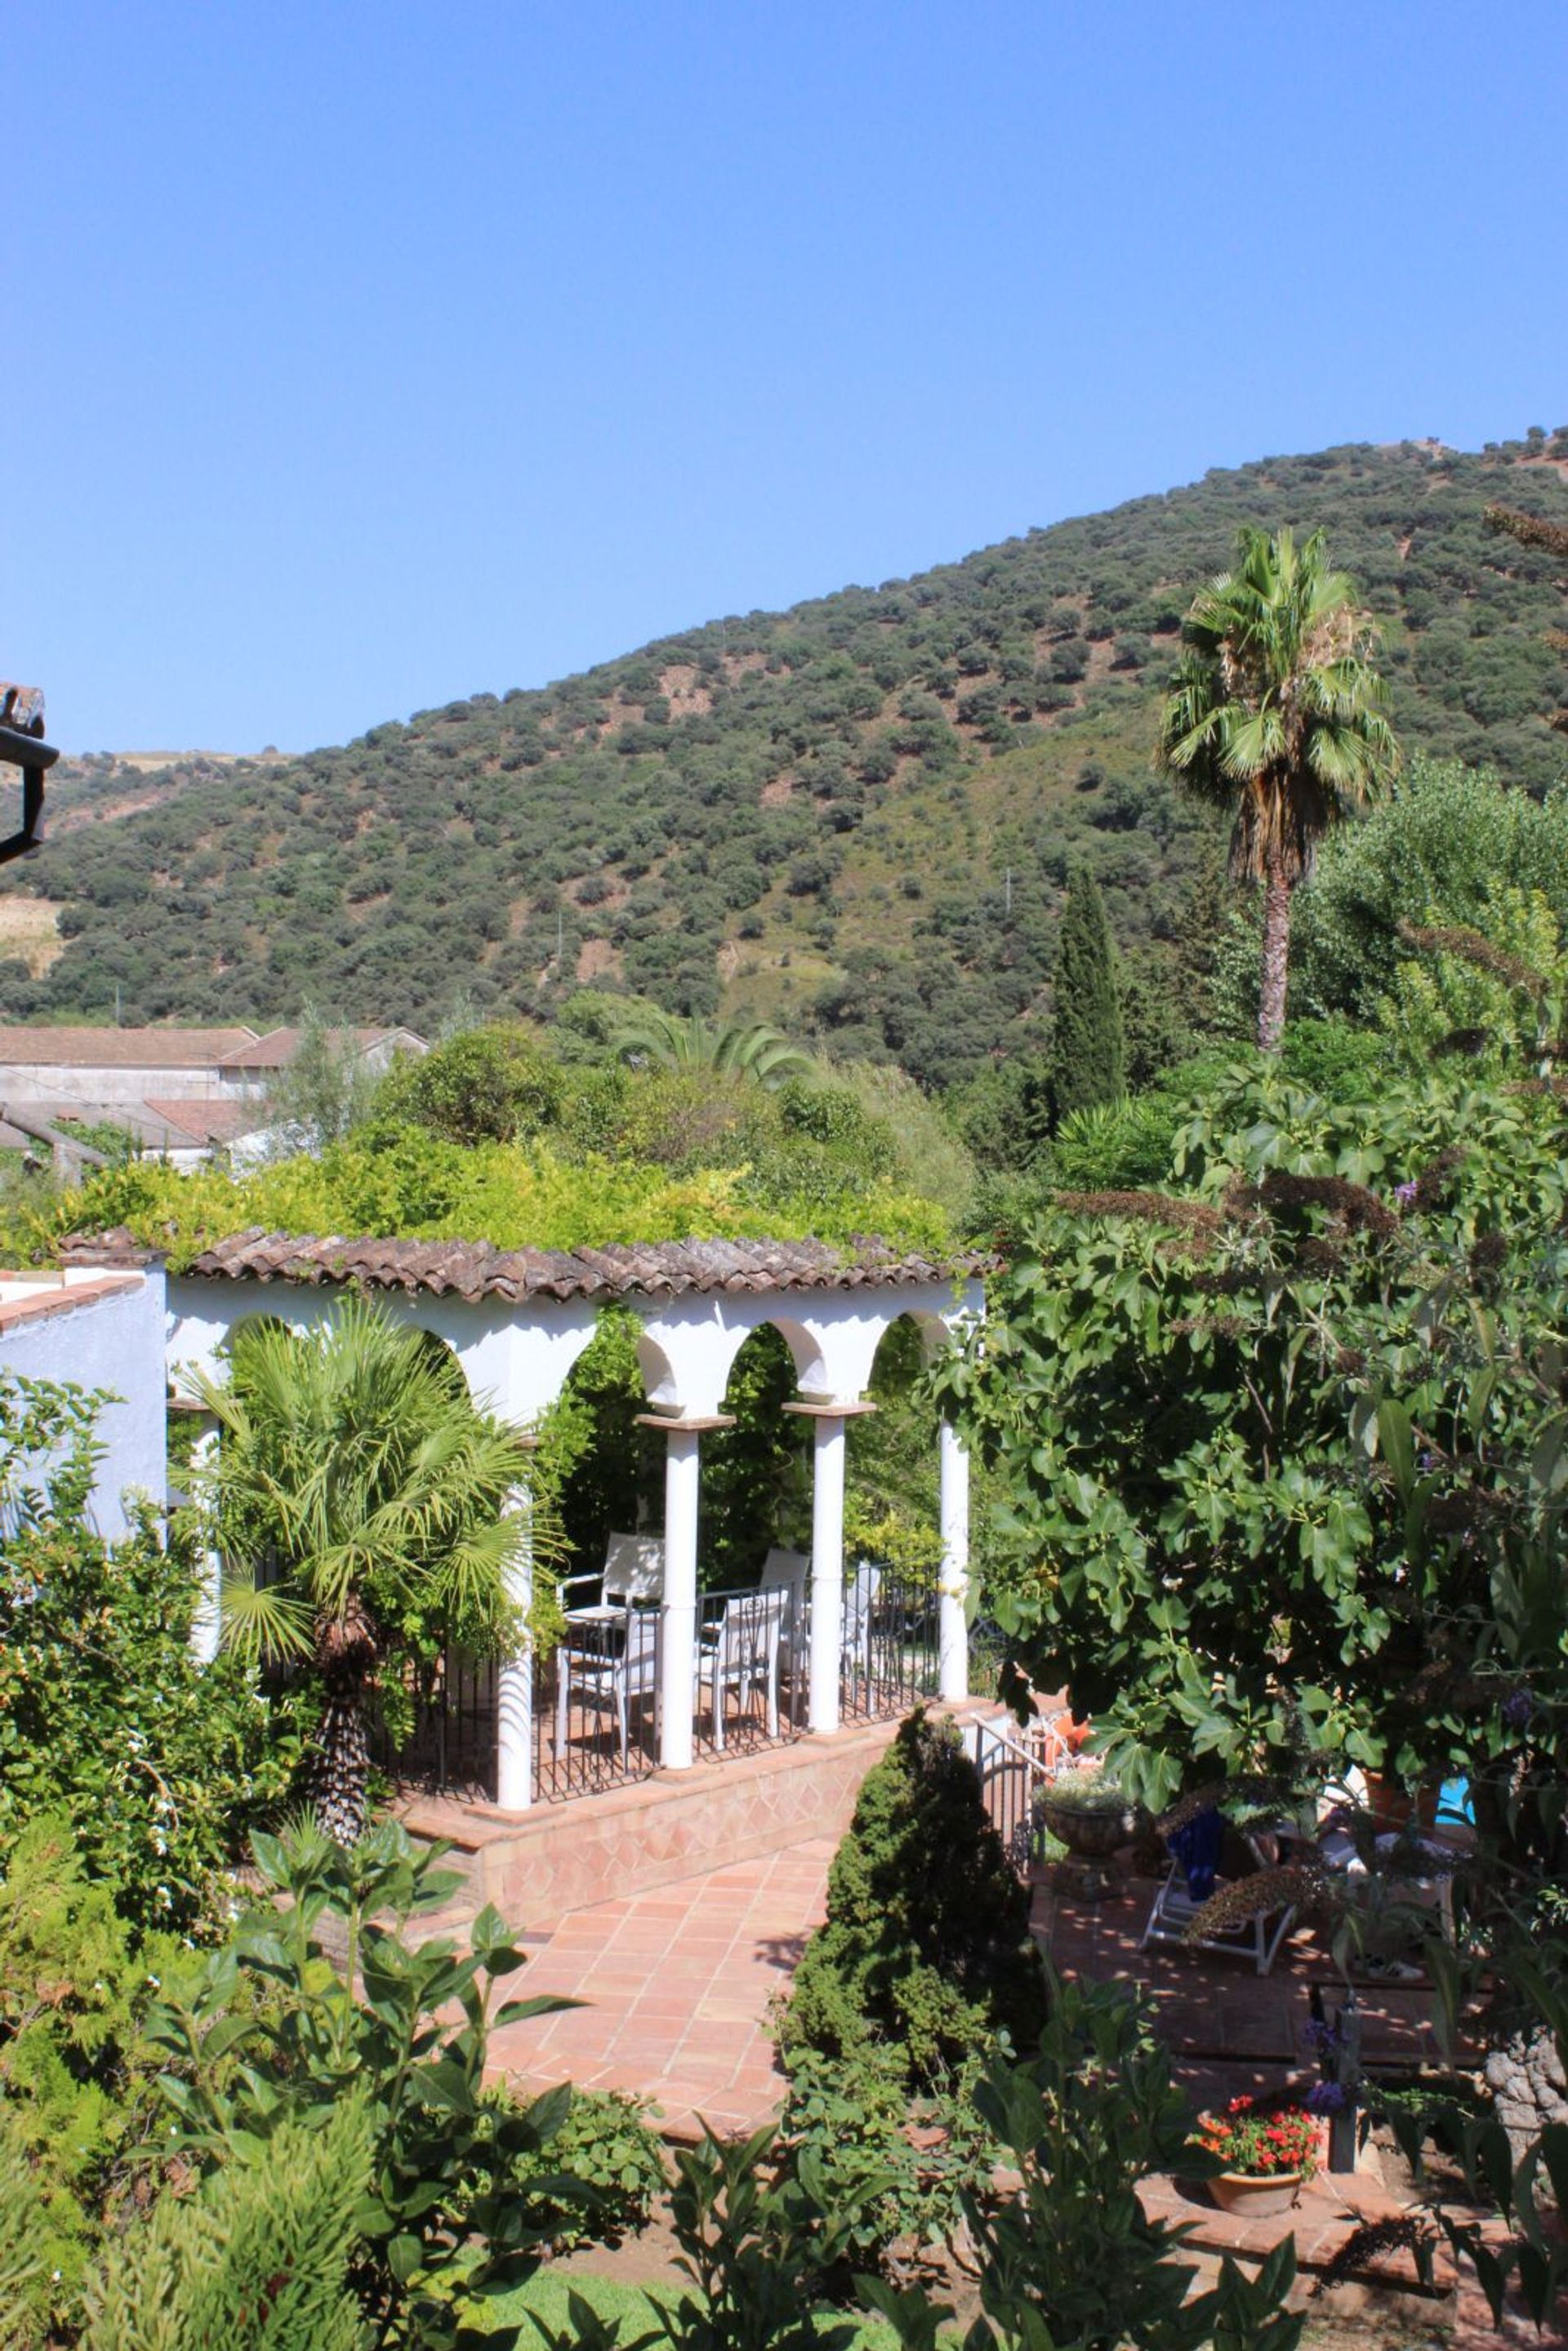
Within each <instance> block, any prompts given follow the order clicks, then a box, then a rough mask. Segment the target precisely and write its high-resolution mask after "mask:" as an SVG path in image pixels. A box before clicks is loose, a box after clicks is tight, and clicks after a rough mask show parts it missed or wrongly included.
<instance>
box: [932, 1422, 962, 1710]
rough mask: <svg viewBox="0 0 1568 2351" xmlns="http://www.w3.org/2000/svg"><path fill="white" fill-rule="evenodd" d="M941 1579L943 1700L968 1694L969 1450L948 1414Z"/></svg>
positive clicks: (939, 1653) (943, 1452) (939, 1649)
mask: <svg viewBox="0 0 1568 2351" xmlns="http://www.w3.org/2000/svg"><path fill="white" fill-rule="evenodd" d="M941 1468H942V1492H941V1526H942V1583H941V1591H940V1596H939V1598H938V1601H937V1614H936V1656H937V1683H936V1687H937V1689H938V1691H939V1692H940V1694H941V1696H942V1698H944V1700H945V1701H946V1703H947V1704H948V1705H951V1704H952V1703H953V1702H954V1700H955V1699H957V1698H967V1697H968V1695H969V1617H968V1609H967V1601H968V1596H969V1456H968V1452H967V1448H966V1447H965V1445H964V1442H963V1440H962V1438H961V1437H959V1435H958V1432H957V1430H956V1428H955V1427H954V1426H953V1424H952V1422H951V1421H949V1420H945V1421H944V1422H943V1423H942V1437H941Z"/></svg>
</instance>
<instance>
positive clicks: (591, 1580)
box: [559, 1535, 664, 1617]
mask: <svg viewBox="0 0 1568 2351" xmlns="http://www.w3.org/2000/svg"><path fill="white" fill-rule="evenodd" d="M559 1588H560V1594H561V1600H562V1604H563V1605H564V1604H566V1602H567V1598H568V1595H569V1594H570V1593H582V1594H583V1597H582V1598H581V1599H579V1600H576V1601H574V1602H572V1603H571V1604H570V1606H568V1607H567V1614H568V1615H569V1616H577V1617H585V1616H591V1615H602V1614H605V1612H606V1611H609V1612H611V1613H619V1611H620V1610H622V1609H623V1608H628V1607H631V1606H632V1604H634V1603H636V1602H639V1601H641V1602H643V1603H646V1602H650V1601H658V1600H662V1599H663V1598H664V1538H663V1537H662V1536H660V1535H612V1536H611V1537H610V1539H609V1541H607V1542H606V1544H605V1546H604V1566H603V1569H602V1571H601V1573H599V1574H598V1575H594V1574H593V1573H589V1574H587V1575H571V1576H568V1577H567V1579H566V1580H565V1582H564V1583H562V1584H561V1585H560V1587H559Z"/></svg>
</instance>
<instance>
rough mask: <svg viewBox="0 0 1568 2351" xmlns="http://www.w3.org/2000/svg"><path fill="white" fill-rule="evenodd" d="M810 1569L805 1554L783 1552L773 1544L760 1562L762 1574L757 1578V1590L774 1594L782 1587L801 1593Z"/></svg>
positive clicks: (808, 1559)
mask: <svg viewBox="0 0 1568 2351" xmlns="http://www.w3.org/2000/svg"><path fill="white" fill-rule="evenodd" d="M810 1567H811V1562H810V1557H809V1556H808V1554H807V1553H806V1552H803V1551H785V1550H784V1549H782V1547H781V1546H780V1545H779V1544H778V1543H775V1544H774V1546H773V1548H772V1550H771V1551H770V1552H768V1556H767V1558H766V1559H765V1560H764V1561H763V1562H762V1573H761V1575H760V1576H759V1577H758V1590H759V1591H761V1592H776V1591H778V1590H779V1587H780V1586H781V1585H782V1586H784V1587H786V1588H788V1589H789V1590H790V1591H794V1592H802V1593H803V1592H804V1591H805V1589H806V1578H807V1576H808V1575H809V1573H810Z"/></svg>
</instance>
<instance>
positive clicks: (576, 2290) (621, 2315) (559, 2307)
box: [489, 2269, 897, 2351]
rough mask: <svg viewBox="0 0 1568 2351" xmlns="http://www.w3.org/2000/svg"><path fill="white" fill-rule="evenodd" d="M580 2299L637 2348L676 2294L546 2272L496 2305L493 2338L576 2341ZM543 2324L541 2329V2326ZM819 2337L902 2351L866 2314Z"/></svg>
mask: <svg viewBox="0 0 1568 2351" xmlns="http://www.w3.org/2000/svg"><path fill="white" fill-rule="evenodd" d="M570 2294H580V2295H581V2296H582V2298H583V2300H584V2301H585V2302H586V2303H588V2304H590V2305H591V2308H592V2309H593V2310H595V2311H596V2312H597V2313H598V2314H599V2316H600V2317H601V2319H604V2320H606V2321H607V2322H613V2324H614V2327H615V2340H616V2342H617V2343H621V2344H629V2343H634V2342H635V2341H636V2340H637V2338H638V2336H639V2335H646V2334H647V2333H649V2332H650V2330H652V2331H654V2332H658V2331H659V2329H660V2311H661V2309H665V2310H667V2309H668V2308H669V2306H670V2304H672V2303H673V2302H674V2299H675V2295H674V2290H673V2289H670V2288H660V2287H653V2288H648V2287H643V2286H635V2285H622V2284H621V2283H619V2282H618V2281H617V2280H616V2279H614V2278H603V2277H595V2276H593V2275H592V2274H591V2273H585V2272H581V2271H576V2270H572V2271H564V2272H563V2271H559V2270H549V2269H545V2270H541V2271H540V2272H539V2273H538V2276H537V2277H534V2278H530V2279H529V2281H528V2284H527V2285H522V2286H518V2288H517V2291H516V2293H515V2294H507V2295H506V2296H505V2297H504V2298H503V2299H502V2300H500V2301H498V2302H497V2303H496V2304H495V2305H494V2316H493V2320H492V2324H491V2327H490V2330H489V2331H490V2332H491V2333H492V2334H500V2333H501V2332H502V2331H503V2329H504V2328H505V2329H510V2328H512V2327H516V2328H517V2351H544V2346H545V2344H546V2342H547V2340H548V2339H549V2336H556V2337H559V2338H564V2339H565V2340H566V2341H568V2342H570V2341H571V2339H572V2334H573V2329H572V2325H571V2314H570V2309H569V2307H568V2296H569V2295H570ZM536 2322H538V2323H536ZM541 2326H542V2327H543V2328H546V2329H548V2330H549V2336H547V2335H546V2334H545V2333H542V2332H541V2331H540V2329H541ZM816 2326H817V2331H818V2333H819V2334H820V2335H824V2336H826V2335H831V2336H832V2339H833V2343H834V2351H896V2346H897V2337H896V2336H895V2335H894V2332H893V2330H892V2328H891V2327H889V2326H885V2325H883V2322H882V2321H881V2319H879V2318H873V2317H871V2316H869V2315H868V2314H866V2313H864V2312H863V2311H849V2312H841V2311H837V2310H831V2309H823V2310H822V2311H821V2313H820V2314H818V2316H817V2319H816Z"/></svg>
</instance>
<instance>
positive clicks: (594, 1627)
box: [555, 1605, 659, 1771]
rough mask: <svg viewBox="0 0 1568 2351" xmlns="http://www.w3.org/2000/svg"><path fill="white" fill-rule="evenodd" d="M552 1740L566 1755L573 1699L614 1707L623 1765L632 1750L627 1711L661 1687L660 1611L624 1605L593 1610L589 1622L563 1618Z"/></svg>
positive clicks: (601, 1707)
mask: <svg viewBox="0 0 1568 2351" xmlns="http://www.w3.org/2000/svg"><path fill="white" fill-rule="evenodd" d="M556 1666H557V1691H556V1719H555V1746H556V1753H557V1755H558V1756H559V1755H564V1754H565V1752H566V1745H567V1731H568V1728H569V1725H570V1717H571V1707H572V1701H573V1700H574V1699H575V1700H576V1701H577V1702H578V1704H580V1706H582V1707H584V1708H590V1707H591V1708H594V1709H595V1710H596V1711H600V1712H602V1711H603V1710H604V1709H605V1708H609V1707H613V1708H614V1709H615V1719H616V1724H617V1728H618V1729H619V1731H620V1735H621V1766H622V1771H624V1769H625V1768H626V1761H627V1757H628V1754H629V1752H630V1750H631V1711H632V1705H633V1704H634V1703H635V1702H637V1701H639V1700H642V1699H645V1698H654V1697H656V1696H657V1694H658V1687H659V1615H658V1612H657V1610H655V1609H652V1608H634V1607H632V1606H631V1605H628V1606H627V1607H625V1608H624V1609H622V1610H621V1611H620V1612H619V1613H618V1614H603V1613H601V1612H595V1614H594V1616H593V1618H592V1620H591V1622H588V1623H580V1624H576V1625H574V1624H573V1623H572V1622H571V1619H570V1617H569V1618H568V1619H567V1630H566V1638H565V1639H564V1640H563V1641H562V1643H561V1645H560V1647H559V1649H558V1650H557V1652H556Z"/></svg>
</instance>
